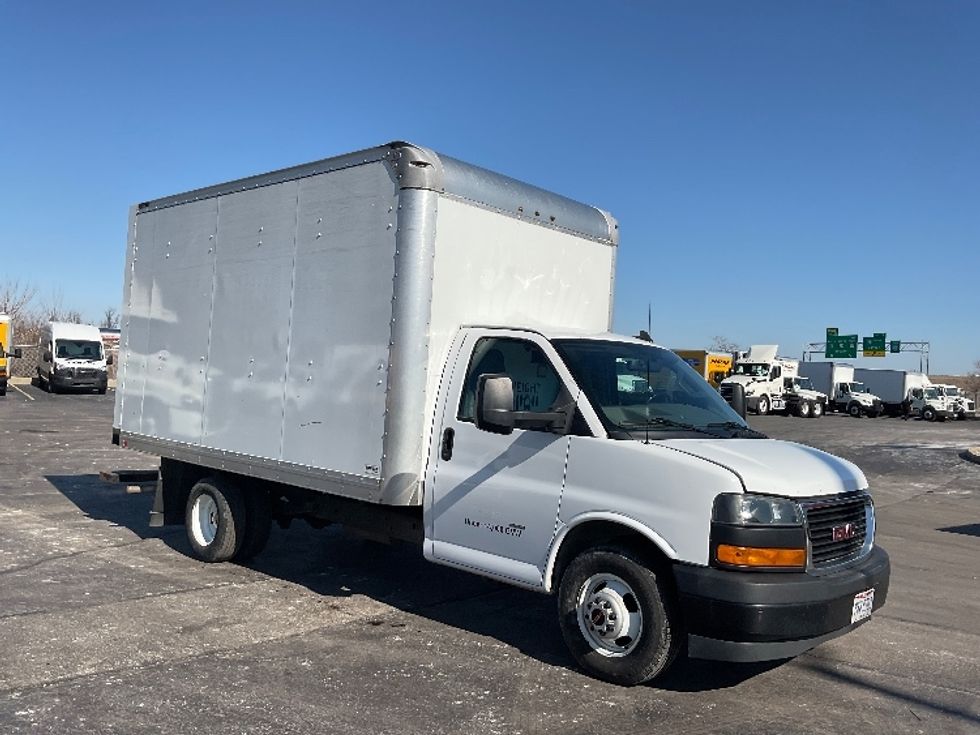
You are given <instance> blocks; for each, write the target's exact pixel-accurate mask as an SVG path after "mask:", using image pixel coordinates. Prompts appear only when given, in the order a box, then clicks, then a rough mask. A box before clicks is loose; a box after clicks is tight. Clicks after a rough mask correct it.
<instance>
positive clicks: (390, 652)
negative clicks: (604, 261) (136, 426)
mask: <svg viewBox="0 0 980 735" xmlns="http://www.w3.org/2000/svg"><path fill="white" fill-rule="evenodd" d="M20 388H21V390H12V391H10V392H8V394H7V396H6V397H5V398H3V399H0V732H2V733H28V732H31V733H187V732H193V731H201V732H207V733H209V735H217V734H219V733H507V734H508V735H512V734H516V733H538V732H541V733H545V732H555V733H559V732H560V733H606V732H610V731H612V732H617V733H634V732H635V733H650V732H661V733H702V732H710V733H827V732H834V733H939V732H943V733H977V732H980V580H978V576H980V465H978V464H972V463H970V462H967V461H965V460H964V459H963V458H961V456H960V454H961V452H962V451H963V450H964V449H965V448H966V447H969V446H977V445H980V421H971V422H955V423H937V424H929V423H925V422H922V421H909V422H903V421H901V420H900V419H851V418H848V417H845V416H837V415H834V416H826V417H824V418H821V419H814V420H803V419H797V418H787V417H780V416H767V417H762V418H756V417H753V418H752V420H751V422H752V424H753V425H754V426H755V427H756V428H758V429H760V430H762V431H764V432H766V433H768V434H769V435H771V436H773V437H776V438H784V439H791V440H794V441H801V442H804V443H808V444H812V445H813V446H816V447H819V448H821V449H825V450H827V451H831V452H833V453H836V454H839V455H841V456H844V457H846V458H848V459H851V460H853V461H855V462H857V463H858V464H859V465H860V466H861V467H862V469H863V470H864V472H865V473H866V475H867V476H868V479H869V481H870V484H871V490H872V493H873V495H874V497H875V501H876V503H877V507H878V540H879V542H880V544H881V545H882V546H884V547H885V548H886V549H887V550H888V551H889V553H890V554H891V558H892V582H891V590H890V593H889V597H888V604H887V605H886V607H885V608H884V609H883V610H881V611H880V612H879V613H878V614H876V615H875V617H874V618H873V619H872V620H871V621H870V622H869V623H868V624H866V625H864V626H862V627H860V628H859V629H857V630H856V631H855V632H854V633H852V634H850V635H848V636H845V637H843V638H840V639H837V640H835V641H832V642H830V643H827V644H824V645H823V646H821V647H819V648H817V649H815V650H814V651H811V652H810V653H808V654H805V655H803V656H800V657H799V658H797V659H795V660H792V661H788V662H779V663H774V664H765V665H740V666H736V665H720V664H713V663H709V662H699V661H681V662H679V664H678V665H677V666H676V668H675V669H674V670H672V672H671V673H670V674H669V675H668V677H667V678H666V679H664V680H662V681H659V682H657V683H655V684H652V685H648V686H642V687H635V688H632V689H624V688H619V687H616V686H612V685H608V684H604V683H602V682H599V681H596V680H595V679H591V678H589V677H587V676H585V675H583V674H582V673H580V672H579V671H578V670H577V669H576V668H575V665H574V663H573V661H572V660H571V658H570V656H569V655H568V654H567V653H566V651H565V648H564V645H563V643H562V640H561V635H560V633H559V630H558V625H557V621H556V619H555V615H554V605H555V601H554V599H553V598H550V597H544V596H541V595H537V594H534V593H530V592H524V591H521V590H517V589H513V588H509V587H505V586H503V585H499V584H497V583H494V582H490V581H486V580H483V579H480V578H477V577H474V576H471V575H466V574H462V573H458V572H455V571H452V570H449V569H445V568H441V567H437V566H434V565H430V564H427V563H426V562H425V561H423V560H422V559H421V556H420V554H419V553H418V552H417V551H416V550H414V549H413V548H411V547H407V546H390V547H389V546H383V545H380V544H376V543H373V542H370V541H366V540H362V539H358V538H355V537H352V536H349V535H346V534H344V533H343V532H341V531H338V530H334V529H327V530H323V531H315V530H313V529H311V528H309V527H307V526H306V525H305V524H294V525H293V526H292V527H290V528H289V529H287V530H280V529H274V530H273V537H272V540H271V542H270V544H269V546H268V548H267V549H266V551H265V553H264V554H263V555H261V556H260V557H258V558H257V559H256V560H255V561H254V562H253V563H251V564H250V565H248V566H238V565H234V564H219V565H207V564H203V563H199V562H197V561H195V560H193V559H192V558H190V557H189V555H188V546H187V542H186V541H185V539H184V532H183V529H182V528H175V527H168V528H163V529H151V528H149V527H148V525H147V517H148V513H149V510H150V507H151V504H152V499H153V498H152V493H151V492H150V491H149V490H148V489H147V490H146V491H145V492H141V493H136V492H127V491H126V488H125V486H122V485H118V484H109V483H106V482H103V481H102V480H100V479H99V476H98V473H99V472H100V471H103V470H115V469H120V468H149V467H153V466H155V461H154V458H152V457H149V456H144V455H140V454H136V453H133V452H129V451H127V450H123V449H120V448H118V447H114V446H112V445H111V444H110V443H109V439H110V435H111V424H112V401H113V398H114V396H113V393H112V391H110V393H109V394H108V395H107V396H98V395H58V396H49V395H47V394H45V393H43V392H41V391H39V390H38V389H37V388H35V387H31V386H20Z"/></svg>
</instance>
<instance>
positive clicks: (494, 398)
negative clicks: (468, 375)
mask: <svg viewBox="0 0 980 735" xmlns="http://www.w3.org/2000/svg"><path fill="white" fill-rule="evenodd" d="M476 428H478V429H482V430H483V431H490V432H493V433H494V434H510V433H511V432H512V431H514V384H513V382H512V381H511V379H510V378H508V377H507V376H506V375H492V374H487V375H481V376H480V378H479V380H478V382H477V385H476Z"/></svg>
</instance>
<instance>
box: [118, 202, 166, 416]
mask: <svg viewBox="0 0 980 735" xmlns="http://www.w3.org/2000/svg"><path fill="white" fill-rule="evenodd" d="M130 221H131V225H130V227H129V240H128V243H127V245H128V247H127V248H126V276H125V279H126V280H125V287H124V288H125V290H124V292H123V314H122V322H121V324H122V326H121V331H120V334H119V352H120V359H119V365H118V367H117V373H116V408H115V417H114V418H115V422H116V427H117V428H120V429H123V430H125V431H132V432H136V433H139V432H140V425H141V424H142V419H143V386H144V385H145V383H146V366H147V344H148V339H149V329H148V328H149V324H150V306H151V303H150V300H151V296H152V293H153V270H152V267H153V264H152V259H151V258H150V255H149V254H150V253H152V252H153V249H154V245H155V237H156V222H154V221H152V220H151V221H149V222H146V223H143V222H141V221H140V220H139V218H138V217H136V216H135V213H134V212H131V213H130Z"/></svg>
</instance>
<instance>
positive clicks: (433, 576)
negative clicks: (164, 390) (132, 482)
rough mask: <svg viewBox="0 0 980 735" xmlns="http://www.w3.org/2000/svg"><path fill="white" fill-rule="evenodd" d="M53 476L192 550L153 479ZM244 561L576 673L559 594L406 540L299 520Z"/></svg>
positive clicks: (738, 677) (70, 491)
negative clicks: (161, 507)
mask: <svg viewBox="0 0 980 735" xmlns="http://www.w3.org/2000/svg"><path fill="white" fill-rule="evenodd" d="M46 479H47V480H48V481H49V482H50V483H51V484H52V485H53V486H54V487H55V488H56V489H57V490H58V491H59V492H60V493H61V494H62V495H64V496H65V497H66V498H67V499H68V500H70V501H71V502H72V503H73V504H74V505H75V506H77V507H78V509H79V510H80V511H81V512H82V513H84V514H85V515H86V516H88V517H89V518H92V519H93V520H100V521H107V522H109V523H112V524H115V525H117V526H122V527H125V528H127V529H129V530H131V531H132V532H133V533H135V534H136V535H137V536H138V537H140V538H143V539H149V538H157V539H160V540H161V541H162V542H163V543H164V544H165V545H166V546H168V547H170V548H171V549H173V550H174V551H176V552H178V553H180V554H184V555H186V556H191V551H190V545H189V544H188V542H187V538H186V535H185V534H184V531H183V528H182V527H179V526H166V527H164V528H150V526H149V514H150V510H151V508H152V506H153V492H152V490H151V489H149V487H150V486H144V487H145V489H144V491H143V492H141V493H138V494H128V493H127V492H126V490H125V487H126V486H125V485H122V484H112V483H107V482H104V481H103V480H102V479H101V478H100V477H99V476H98V475H95V474H85V475H47V476H46ZM240 566H243V567H246V568H248V569H251V570H254V571H256V572H260V573H262V574H265V575H268V576H270V577H274V578H276V579H281V580H284V581H287V582H291V583H294V584H298V585H302V586H303V587H306V588H307V589H309V590H310V591H311V592H313V593H315V594H317V595H320V596H322V597H325V598H333V599H334V600H335V601H336V604H339V605H343V600H344V599H346V598H350V597H353V596H355V595H361V596H365V597H368V598H370V599H373V600H376V601H378V602H381V603H384V604H385V605H389V606H391V607H394V608H395V609H397V610H400V611H402V612H404V613H408V614H411V615H418V616H421V617H423V618H426V619H428V620H431V621H434V622H437V623H440V624H443V625H447V626H451V627H453V628H457V629H460V630H465V631H468V632H470V633H474V634H476V635H480V636H486V637H488V638H492V639H495V640H498V641H500V642H501V643H504V644H506V645H508V646H513V647H514V648H516V649H518V650H520V651H521V652H522V653H524V654H525V655H527V656H530V657H532V658H535V659H537V660H539V661H541V662H543V663H546V664H548V665H551V666H558V667H562V668H566V669H570V670H573V671H578V667H577V666H576V664H575V662H574V660H573V659H572V658H571V656H570V655H569V653H568V651H567V649H566V648H565V644H564V641H563V640H562V637H561V632H560V630H559V627H558V619H557V614H556V610H555V598H554V597H553V596H548V595H542V594H538V593H535V592H531V591H527V590H522V589H518V588H516V587H511V586H509V585H504V584H501V583H498V582H494V581H492V580H488V579H485V578H482V577H479V576H476V575H473V574H467V573H464V572H460V571H456V570H454V569H450V568H448V567H443V566H440V565H437V564H431V563H429V562H427V561H425V560H424V559H423V558H422V554H421V550H420V549H418V548H415V547H412V546H410V545H407V544H401V543H396V544H392V545H386V544H382V543H378V542H375V541H369V540H365V539H362V538H360V537H357V536H355V535H353V534H349V533H345V532H344V531H343V530H342V529H340V528H339V527H328V528H326V529H323V530H316V529H313V528H311V527H310V526H308V525H307V524H306V523H305V522H302V521H294V522H293V523H292V525H291V526H290V527H289V528H288V529H280V528H278V527H276V526H273V529H272V534H271V536H270V539H269V544H268V546H267V547H266V549H265V551H264V552H263V553H261V554H260V555H259V556H257V557H256V558H255V559H253V560H251V561H250V562H248V563H247V564H244V565H240ZM363 624H364V625H378V624H380V622H379V621H377V620H367V621H363ZM781 663H782V662H769V663H766V664H718V663H717V662H709V661H700V660H694V659H687V658H686V657H683V656H682V657H680V658H679V659H678V661H677V662H676V663H675V664H674V666H673V668H672V669H671V670H670V671H669V672H668V674H667V675H666V676H665V677H664V678H662V679H661V680H659V681H657V682H655V683H653V684H651V685H650V686H651V687H652V688H655V689H664V690H668V691H678V692H700V691H710V690H713V689H725V688H729V687H733V686H736V685H738V684H740V683H741V682H743V681H746V680H748V679H750V678H752V677H754V676H756V675H758V674H761V673H763V672H765V671H769V670H771V669H772V668H774V667H776V666H779V665H781Z"/></svg>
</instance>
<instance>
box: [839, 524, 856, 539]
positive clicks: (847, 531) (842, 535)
mask: <svg viewBox="0 0 980 735" xmlns="http://www.w3.org/2000/svg"><path fill="white" fill-rule="evenodd" d="M833 534H834V541H847V540H848V539H852V538H854V537H855V536H857V528H855V527H854V524H853V523H845V524H844V525H843V526H834V530H833Z"/></svg>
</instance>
